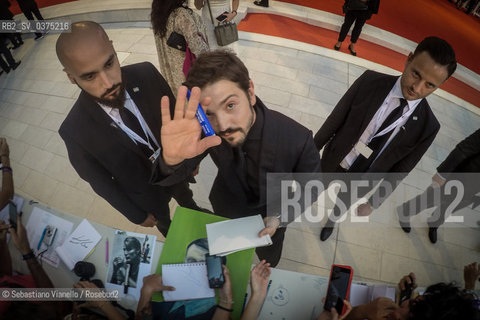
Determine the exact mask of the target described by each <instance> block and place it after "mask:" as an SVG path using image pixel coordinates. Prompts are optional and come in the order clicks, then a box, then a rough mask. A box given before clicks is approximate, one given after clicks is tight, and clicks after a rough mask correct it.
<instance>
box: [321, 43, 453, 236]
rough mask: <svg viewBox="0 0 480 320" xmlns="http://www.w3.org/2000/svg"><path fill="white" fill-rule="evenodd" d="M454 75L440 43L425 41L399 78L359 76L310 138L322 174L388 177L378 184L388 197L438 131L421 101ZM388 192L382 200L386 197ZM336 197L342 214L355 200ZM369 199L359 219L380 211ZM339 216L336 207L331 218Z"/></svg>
mask: <svg viewBox="0 0 480 320" xmlns="http://www.w3.org/2000/svg"><path fill="white" fill-rule="evenodd" d="M455 69H456V61H455V53H454V51H453V49H452V47H451V46H450V45H449V44H448V43H447V42H446V41H444V40H442V39H440V38H437V37H428V38H425V39H424V40H423V41H422V42H420V43H419V45H418V46H417V48H416V49H415V52H414V53H410V54H409V56H408V58H407V61H406V63H405V68H404V71H403V73H402V75H401V77H395V76H391V75H387V74H382V73H378V72H374V71H369V70H367V71H365V73H363V74H362V75H361V76H360V77H359V78H358V79H357V80H356V81H355V83H354V84H353V85H352V86H351V87H350V88H349V89H348V91H347V92H346V93H345V94H344V95H343V97H342V98H341V99H340V101H339V102H338V104H337V105H336V107H335V109H334V110H333V111H332V113H331V114H330V115H329V116H328V118H327V119H326V121H325V123H324V124H323V125H322V127H321V128H320V130H319V131H318V132H317V134H316V135H315V138H314V140H315V144H316V146H317V148H318V150H321V149H322V148H324V151H323V154H322V169H323V170H324V171H325V172H347V173H351V172H357V173H367V174H369V173H390V174H393V175H385V176H384V180H383V182H382V183H384V185H386V184H387V183H388V184H390V185H391V186H392V189H391V190H390V191H389V192H390V193H391V192H393V190H394V189H395V188H396V186H397V185H398V184H399V183H400V181H401V180H402V179H403V177H405V176H406V175H407V174H408V173H409V172H410V171H411V170H412V169H413V168H414V167H415V165H416V164H417V162H418V161H419V160H420V158H421V157H422V156H423V154H424V153H425V151H427V149H428V147H429V146H430V144H431V143H432V142H433V140H434V138H435V136H436V134H437V132H438V130H439V129H440V124H439V123H438V121H437V119H436V118H435V116H434V114H433V112H432V110H431V109H430V106H429V105H428V102H427V100H425V97H427V96H428V95H429V94H431V93H432V92H433V91H435V90H436V89H437V88H438V87H439V86H440V85H441V84H442V83H443V82H445V81H446V80H447V79H448V78H449V77H450V76H451V75H452V73H453V72H454V71H455ZM377 190H378V191H379V190H384V188H381V187H380V188H378V189H377ZM389 192H386V194H385V196H383V198H386V197H388V195H389V194H390V193H389ZM364 194H365V193H364ZM364 194H361V195H360V197H361V196H362V195H364ZM339 197H340V198H341V200H342V201H344V203H346V204H347V206H346V207H347V209H348V207H349V206H350V204H351V203H353V202H354V201H356V200H357V199H351V197H350V194H349V193H339ZM372 198H373V197H372ZM372 198H370V199H369V203H367V204H363V205H361V206H360V207H359V208H358V209H359V210H358V214H359V215H369V214H370V213H371V212H372V211H373V208H377V207H379V206H380V204H381V203H379V202H378V201H377V203H372V201H371V199H372ZM342 214H343V212H340V209H339V208H338V206H336V207H335V208H334V216H336V217H338V216H340V215H342ZM332 219H333V217H332V216H330V219H329V220H328V222H327V224H326V226H325V227H324V228H323V229H322V232H321V234H320V239H321V240H322V241H325V240H326V239H327V238H328V237H329V236H330V235H331V234H332V232H333V226H334V224H335V222H333V221H332Z"/></svg>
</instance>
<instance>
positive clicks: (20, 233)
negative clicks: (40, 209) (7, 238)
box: [9, 214, 53, 288]
mask: <svg viewBox="0 0 480 320" xmlns="http://www.w3.org/2000/svg"><path fill="white" fill-rule="evenodd" d="M9 231H10V234H11V236H12V241H13V244H14V245H15V247H16V248H17V249H18V251H20V253H21V254H22V255H26V254H29V253H30V252H32V249H31V248H30V244H29V243H28V237H27V230H26V229H25V227H24V226H23V224H22V215H21V214H19V215H18V216H17V230H15V229H14V228H10V229H9ZM26 263H27V266H28V269H29V270H30V273H31V274H32V276H33V279H34V281H35V284H36V285H37V287H38V288H53V283H52V280H50V278H49V277H48V275H47V274H46V273H45V270H43V268H42V266H41V265H40V263H38V260H37V259H36V258H35V257H32V258H30V259H27V260H26Z"/></svg>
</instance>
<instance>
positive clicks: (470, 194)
mask: <svg viewBox="0 0 480 320" xmlns="http://www.w3.org/2000/svg"><path fill="white" fill-rule="evenodd" d="M479 172H480V129H478V130H477V131H475V132H474V133H473V134H471V135H470V136H468V137H467V138H466V139H465V140H463V141H461V142H460V143H459V144H457V146H456V147H455V149H453V151H452V152H450V154H449V155H448V156H447V158H446V159H445V161H443V162H442V163H441V164H440V165H439V166H438V167H437V173H436V174H435V175H434V176H433V177H432V184H431V185H430V187H428V188H427V189H426V190H425V191H424V192H423V193H422V194H420V195H418V196H417V197H415V198H413V199H410V200H409V201H407V202H405V203H403V204H401V205H400V206H398V207H397V214H398V216H399V220H400V226H401V227H402V229H403V231H405V232H406V233H409V232H410V230H411V227H410V217H411V216H414V215H416V214H418V213H419V212H421V211H422V210H424V209H427V208H431V207H434V206H437V210H436V211H435V212H434V213H433V214H432V217H431V218H430V219H429V221H428V226H429V230H428V238H429V239H430V241H431V242H432V243H436V242H437V229H438V227H439V226H440V225H442V224H443V223H444V222H445V212H446V211H447V209H448V208H449V207H450V205H451V204H452V203H453V202H454V201H455V207H454V208H453V210H452V213H454V212H455V211H458V210H460V209H463V208H465V207H467V206H469V205H471V204H472V203H474V206H475V205H478V198H479V197H478V196H476V194H477V193H478V192H480V183H479V182H478V175H472V173H479ZM453 180H457V181H459V182H460V183H461V186H462V187H461V190H458V189H457V187H454V188H453V189H452V190H455V189H456V191H448V192H447V191H446V188H445V187H446V186H445V183H446V182H447V181H453ZM448 189H450V187H449V188H448ZM436 192H437V195H435V193H436ZM459 192H460V193H459ZM459 196H460V198H459Z"/></svg>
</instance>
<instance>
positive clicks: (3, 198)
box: [0, 138, 13, 209]
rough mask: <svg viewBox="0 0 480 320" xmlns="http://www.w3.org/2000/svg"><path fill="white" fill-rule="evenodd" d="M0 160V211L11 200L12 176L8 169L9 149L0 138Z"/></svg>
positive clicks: (9, 168) (10, 169) (5, 142)
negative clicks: (0, 181) (0, 187)
mask: <svg viewBox="0 0 480 320" xmlns="http://www.w3.org/2000/svg"><path fill="white" fill-rule="evenodd" d="M0 160H1V162H2V165H3V169H2V191H1V192H0V209H1V208H3V207H5V206H6V205H7V204H8V200H10V199H13V175H12V168H11V167H10V149H9V147H8V143H7V140H6V139H5V138H0Z"/></svg>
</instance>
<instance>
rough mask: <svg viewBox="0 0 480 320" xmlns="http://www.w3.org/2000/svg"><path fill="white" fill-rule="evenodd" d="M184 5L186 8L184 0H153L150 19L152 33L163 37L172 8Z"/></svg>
mask: <svg viewBox="0 0 480 320" xmlns="http://www.w3.org/2000/svg"><path fill="white" fill-rule="evenodd" d="M180 7H184V8H186V9H188V10H191V9H190V8H188V6H187V4H186V0H153V2H152V12H151V13H150V20H151V21H152V28H153V33H154V34H158V35H160V37H165V34H166V33H167V21H168V17H169V16H170V14H171V13H172V12H173V10H175V9H177V8H180Z"/></svg>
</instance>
